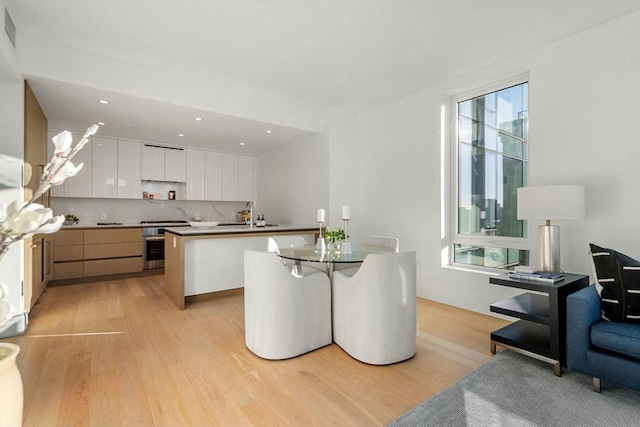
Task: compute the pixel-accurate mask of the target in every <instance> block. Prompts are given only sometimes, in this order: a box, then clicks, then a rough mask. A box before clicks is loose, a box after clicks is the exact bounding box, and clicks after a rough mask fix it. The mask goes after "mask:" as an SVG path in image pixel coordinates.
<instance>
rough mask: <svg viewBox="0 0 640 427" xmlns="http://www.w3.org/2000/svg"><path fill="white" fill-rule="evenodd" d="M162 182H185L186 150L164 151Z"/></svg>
mask: <svg viewBox="0 0 640 427" xmlns="http://www.w3.org/2000/svg"><path fill="white" fill-rule="evenodd" d="M164 180H165V181H169V182H186V181H187V150H185V149H183V148H165V149H164Z"/></svg>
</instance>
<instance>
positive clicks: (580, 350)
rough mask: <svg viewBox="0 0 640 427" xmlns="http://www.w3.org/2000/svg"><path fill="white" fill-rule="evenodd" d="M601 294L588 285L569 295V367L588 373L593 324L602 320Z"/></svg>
mask: <svg viewBox="0 0 640 427" xmlns="http://www.w3.org/2000/svg"><path fill="white" fill-rule="evenodd" d="M600 316H601V311H600V296H599V295H598V292H597V291H596V287H595V286H593V285H592V286H588V287H586V288H584V289H581V290H579V291H578V292H575V293H573V294H571V295H569V296H568V297H567V367H568V368H569V369H571V370H572V371H577V372H582V373H586V370H587V351H588V350H589V348H591V325H593V324H594V323H596V322H598V321H599V320H600Z"/></svg>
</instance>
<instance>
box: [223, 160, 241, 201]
mask: <svg viewBox="0 0 640 427" xmlns="http://www.w3.org/2000/svg"><path fill="white" fill-rule="evenodd" d="M222 200H227V201H237V200H240V199H238V155H237V154H229V153H222Z"/></svg>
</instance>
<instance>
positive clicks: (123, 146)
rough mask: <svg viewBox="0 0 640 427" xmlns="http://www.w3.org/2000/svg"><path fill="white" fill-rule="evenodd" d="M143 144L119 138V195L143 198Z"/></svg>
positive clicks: (127, 197) (122, 197)
mask: <svg viewBox="0 0 640 427" xmlns="http://www.w3.org/2000/svg"><path fill="white" fill-rule="evenodd" d="M141 149H142V144H140V143H139V142H134V141H122V140H118V197H119V198H121V199H141V198H142V182H141V178H140V163H141V155H142V150H141Z"/></svg>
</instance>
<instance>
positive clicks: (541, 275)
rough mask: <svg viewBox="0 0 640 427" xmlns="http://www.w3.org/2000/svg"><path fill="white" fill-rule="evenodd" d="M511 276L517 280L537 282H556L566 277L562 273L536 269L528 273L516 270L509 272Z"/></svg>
mask: <svg viewBox="0 0 640 427" xmlns="http://www.w3.org/2000/svg"><path fill="white" fill-rule="evenodd" d="M509 278H511V279H516V280H534V281H536V282H546V283H556V282H559V281H561V280H563V279H564V275H563V274H562V273H548V272H544V271H534V272H533V273H526V272H523V271H514V272H511V273H509Z"/></svg>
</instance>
